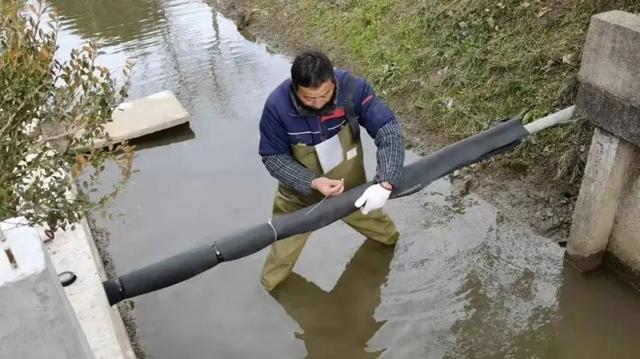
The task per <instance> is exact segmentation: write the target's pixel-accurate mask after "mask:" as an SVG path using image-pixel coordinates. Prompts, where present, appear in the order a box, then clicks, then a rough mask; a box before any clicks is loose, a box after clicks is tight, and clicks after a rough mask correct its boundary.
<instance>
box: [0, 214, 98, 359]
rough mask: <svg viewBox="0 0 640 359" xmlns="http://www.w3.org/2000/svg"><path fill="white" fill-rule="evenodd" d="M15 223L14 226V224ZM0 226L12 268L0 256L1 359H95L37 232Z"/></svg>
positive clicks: (2, 253)
mask: <svg viewBox="0 0 640 359" xmlns="http://www.w3.org/2000/svg"><path fill="white" fill-rule="evenodd" d="M13 223H18V224H17V225H16V224H13ZM19 223H20V220H19V219H12V220H9V221H6V222H3V223H0V229H1V230H2V231H3V233H4V234H5V236H6V238H7V241H6V242H4V243H0V247H5V248H6V247H9V248H11V251H12V253H13V254H14V256H15V259H16V262H17V267H16V268H14V267H13V266H12V265H11V264H10V261H9V260H8V258H7V256H5V253H4V248H3V250H2V252H0V358H20V359H29V358H34V359H35V358H38V359H40V358H69V359H75V358H83V359H84V358H94V356H93V354H92V352H91V349H90V347H89V344H88V342H87V339H86V337H85V336H84V334H83V331H82V329H81V327H80V323H79V322H78V320H77V318H76V317H75V313H74V312H73V309H72V308H71V305H70V304H69V301H68V300H67V297H66V295H65V293H64V291H63V288H62V286H61V285H60V283H59V282H58V276H57V273H56V272H55V270H54V269H53V266H52V265H51V263H50V261H49V259H48V257H47V256H46V255H45V252H44V249H43V247H42V240H41V238H40V236H39V234H38V232H37V231H36V230H35V229H33V228H31V227H26V226H22V225H20V224H19Z"/></svg>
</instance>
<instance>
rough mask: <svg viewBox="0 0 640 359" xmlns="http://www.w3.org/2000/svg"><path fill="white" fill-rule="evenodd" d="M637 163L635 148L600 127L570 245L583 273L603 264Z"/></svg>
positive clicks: (590, 156) (590, 151)
mask: <svg viewBox="0 0 640 359" xmlns="http://www.w3.org/2000/svg"><path fill="white" fill-rule="evenodd" d="M634 160H636V152H635V146H633V145H632V144H630V143H628V142H626V141H624V140H622V139H620V138H618V137H616V136H613V135H611V134H609V133H607V132H606V131H604V130H600V129H598V128H596V130H595V132H594V135H593V139H592V142H591V148H590V149H589V160H588V162H587V166H586V168H585V174H584V178H583V180H582V187H581V188H580V194H579V196H578V201H577V203H576V209H575V212H574V214H573V223H572V226H571V233H570V236H569V243H568V246H567V255H568V258H569V260H570V261H571V262H573V264H575V265H576V266H577V267H578V268H579V269H581V270H590V269H593V268H595V267H596V266H598V265H599V264H600V261H601V256H602V254H603V253H604V251H605V249H606V247H607V243H608V241H609V237H610V235H611V231H612V229H613V224H614V218H615V216H616V213H617V211H618V205H619V200H620V198H621V195H622V193H623V187H624V185H625V184H626V182H627V178H628V173H629V169H630V168H631V166H632V164H633V163H634Z"/></svg>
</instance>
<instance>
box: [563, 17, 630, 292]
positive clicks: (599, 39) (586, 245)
mask: <svg viewBox="0 0 640 359" xmlns="http://www.w3.org/2000/svg"><path fill="white" fill-rule="evenodd" d="M578 77H579V79H580V89H579V91H578V97H577V100H576V106H577V107H576V111H577V113H578V114H579V115H582V116H584V117H585V118H586V119H587V120H589V121H590V122H591V123H593V124H594V125H595V126H597V128H596V131H595V132H594V135H593V140H592V143H591V148H590V151H589V159H588V162H587V166H586V169H585V176H584V179H583V182H582V187H581V189H580V195H579V197H578V201H577V203H576V209H575V212H574V215H573V223H572V227H571V234H570V238H569V243H568V246H567V257H568V259H569V260H570V262H572V263H573V264H575V265H576V266H577V267H579V268H580V269H583V270H590V269H593V268H595V267H597V266H599V265H600V264H601V263H602V260H603V258H604V259H605V263H613V264H614V265H613V266H612V268H615V269H617V270H621V274H622V275H623V276H624V277H625V278H627V279H631V281H632V282H634V283H636V284H639V285H640V178H639V173H640V170H639V168H638V166H639V165H640V16H638V15H633V14H629V13H625V12H622V11H609V12H606V13H602V14H598V15H595V16H593V17H592V19H591V23H590V25H589V31H588V33H587V39H586V43H585V46H584V50H583V55H582V63H581V67H580V72H579V75H578Z"/></svg>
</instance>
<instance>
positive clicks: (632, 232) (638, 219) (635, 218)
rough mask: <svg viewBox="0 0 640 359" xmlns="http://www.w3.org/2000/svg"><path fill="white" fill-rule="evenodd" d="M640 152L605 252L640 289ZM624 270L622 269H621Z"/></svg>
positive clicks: (637, 153) (637, 154)
mask: <svg viewBox="0 0 640 359" xmlns="http://www.w3.org/2000/svg"><path fill="white" fill-rule="evenodd" d="M639 162H640V151H637V152H636V157H635V161H634V165H635V166H636V168H635V169H634V171H633V172H634V173H633V176H632V178H631V179H630V181H628V185H627V186H626V192H625V193H624V196H623V200H622V201H621V203H620V207H619V208H618V213H617V214H616V219H615V225H614V227H613V231H612V233H611V238H610V240H609V246H608V247H607V251H608V252H610V253H611V254H613V255H614V256H615V257H616V258H618V259H619V260H620V262H621V264H622V266H623V267H626V270H625V271H627V272H631V273H626V277H627V278H626V279H627V280H629V281H631V282H632V283H634V284H635V285H636V286H639V287H640V169H639V167H638V164H639ZM622 269H624V268H622Z"/></svg>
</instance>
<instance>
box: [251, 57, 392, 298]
mask: <svg viewBox="0 0 640 359" xmlns="http://www.w3.org/2000/svg"><path fill="white" fill-rule="evenodd" d="M360 126H362V127H364V128H365V129H366V131H367V133H368V134H369V135H370V136H371V137H372V138H373V139H374V141H375V144H376V147H377V154H376V158H377V169H376V176H375V178H374V182H375V184H373V185H371V186H370V187H369V188H367V189H366V190H365V192H364V193H363V194H362V196H361V197H360V198H358V199H357V200H356V202H355V203H354V206H355V207H359V208H361V211H356V212H354V213H352V214H350V215H349V216H347V217H345V218H343V221H344V222H345V223H347V224H348V225H349V226H351V227H352V228H353V229H355V230H356V231H358V232H360V233H361V234H363V235H364V236H365V237H367V238H368V239H372V240H375V241H378V242H381V243H384V244H387V245H393V244H395V243H396V241H397V240H398V235H399V234H398V231H397V230H396V228H395V225H394V224H393V222H392V221H391V219H390V218H389V217H388V216H387V215H386V214H385V213H383V211H382V209H381V208H382V207H383V206H384V204H385V203H386V201H387V199H388V198H389V195H390V194H391V192H392V191H393V189H394V188H395V187H396V186H397V185H398V182H399V180H400V178H401V175H402V168H403V162H404V140H403V137H402V131H401V128H400V125H399V124H398V121H397V120H396V118H395V116H394V114H393V112H392V111H391V110H390V109H389V108H388V107H387V106H386V105H385V104H384V103H383V102H382V101H381V100H380V99H378V98H377V97H376V96H375V94H374V92H373V89H372V88H371V87H370V86H369V84H368V83H367V82H366V81H365V80H364V79H362V78H359V77H356V76H353V75H351V74H349V73H348V72H347V71H344V70H339V69H336V70H334V68H333V64H332V63H331V60H329V58H328V57H327V56H326V55H324V54H323V53H321V52H319V51H308V52H304V53H302V54H301V55H299V56H297V57H296V58H295V60H294V61H293V64H292V66H291V79H288V80H286V81H284V82H283V83H282V84H280V85H279V86H278V87H277V88H276V89H275V90H274V91H273V92H272V93H271V94H270V95H269V97H268V98H267V101H266V103H265V106H264V110H263V113H262V118H261V120H260V147H259V153H260V156H262V162H263V163H264V165H265V167H266V168H267V170H268V171H269V173H270V174H271V175H272V176H273V177H275V178H276V179H277V180H278V181H279V185H278V189H277V191H276V195H275V200H274V204H273V215H274V216H278V215H282V214H286V213H291V212H294V211H296V210H298V209H300V208H304V207H307V206H311V205H313V204H314V203H317V202H318V201H320V200H322V199H323V198H324V197H330V196H337V195H339V194H341V193H342V192H343V191H344V190H349V189H351V188H353V187H356V186H358V185H361V184H362V183H364V182H366V178H365V171H364V162H363V154H362V144H361V142H360ZM310 234H311V233H303V234H298V235H295V236H292V237H289V238H286V239H283V240H279V241H276V242H275V243H274V244H272V245H271V251H270V253H269V256H268V257H267V260H266V262H265V265H264V268H263V271H262V277H261V282H262V285H263V286H264V287H265V288H266V289H267V290H268V291H271V290H272V289H274V288H275V287H276V286H277V285H278V284H279V283H281V282H282V281H284V280H285V279H286V278H287V277H288V276H289V274H290V273H291V270H292V268H293V266H294V264H295V263H296V260H297V259H298V257H299V256H300V253H301V251H302V248H303V247H304V244H305V243H306V241H307V239H308V238H309V236H310Z"/></svg>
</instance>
